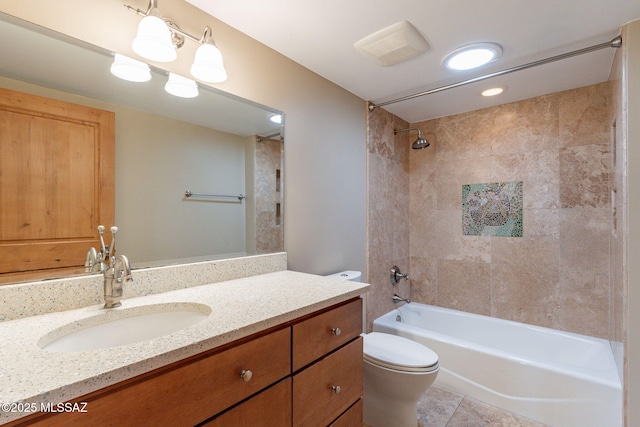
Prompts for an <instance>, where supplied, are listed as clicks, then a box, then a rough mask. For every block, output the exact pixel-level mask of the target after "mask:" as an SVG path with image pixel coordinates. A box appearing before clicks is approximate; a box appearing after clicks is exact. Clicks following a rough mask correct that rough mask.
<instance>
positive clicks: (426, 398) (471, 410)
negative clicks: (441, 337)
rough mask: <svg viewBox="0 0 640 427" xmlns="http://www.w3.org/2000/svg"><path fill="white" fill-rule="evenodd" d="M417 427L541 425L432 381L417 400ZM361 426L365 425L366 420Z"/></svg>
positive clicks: (533, 426) (520, 426)
mask: <svg viewBox="0 0 640 427" xmlns="http://www.w3.org/2000/svg"><path fill="white" fill-rule="evenodd" d="M418 426H419V427H544V426H545V425H544V424H541V423H538V422H536V421H532V420H530V419H528V418H524V417H522V416H520V415H516V414H512V413H511V412H507V411H505V410H503V409H500V408H496V407H495V406H491V405H488V404H486V403H483V402H481V401H479V400H476V399H472V398H470V397H467V396H464V395H462V394H460V393H456V392H453V391H450V390H447V389H446V388H443V387H439V386H438V385H435V384H434V385H432V386H431V387H430V388H429V390H427V392H426V393H425V394H424V395H423V396H422V397H421V398H420V400H419V401H418ZM364 427H368V426H367V425H366V424H365V425H364Z"/></svg>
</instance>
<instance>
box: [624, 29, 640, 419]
mask: <svg viewBox="0 0 640 427" xmlns="http://www.w3.org/2000/svg"><path fill="white" fill-rule="evenodd" d="M625 30H626V31H625V36H626V37H625V40H624V44H623V46H624V49H625V50H624V54H625V55H626V61H623V64H624V65H623V104H622V108H623V114H624V111H625V110H626V115H627V117H626V123H627V139H626V143H627V162H628V163H627V165H626V171H625V172H626V174H627V209H626V211H625V214H626V220H627V221H626V225H627V233H628V242H627V243H628V248H627V250H628V253H627V254H626V256H627V260H626V261H627V266H628V268H627V272H628V277H627V280H628V282H627V283H626V287H625V284H623V292H624V293H625V297H626V298H625V299H624V306H625V315H624V322H625V326H626V328H627V329H626V334H625V338H626V342H625V356H626V369H625V371H626V372H625V387H626V389H627V395H626V403H627V404H626V409H627V413H626V416H627V424H626V425H628V426H636V425H640V405H638V402H640V310H639V309H638V301H640V263H638V260H639V259H640V186H639V185H640V167H639V165H640V21H635V22H632V23H631V24H629V25H627V26H626V29H625ZM624 90H626V97H625V93H624Z"/></svg>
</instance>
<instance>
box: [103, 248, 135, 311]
mask: <svg viewBox="0 0 640 427" xmlns="http://www.w3.org/2000/svg"><path fill="white" fill-rule="evenodd" d="M131 281H133V277H131V265H130V264H129V259H128V258H127V257H126V256H124V255H118V256H115V257H111V267H110V268H108V269H107V270H105V271H104V308H114V307H118V306H120V305H122V303H121V302H120V298H122V285H123V283H124V282H131Z"/></svg>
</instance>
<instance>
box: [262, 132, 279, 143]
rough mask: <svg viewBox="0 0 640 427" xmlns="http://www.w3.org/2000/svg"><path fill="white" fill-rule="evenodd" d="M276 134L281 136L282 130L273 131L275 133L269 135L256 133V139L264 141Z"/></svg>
mask: <svg viewBox="0 0 640 427" xmlns="http://www.w3.org/2000/svg"><path fill="white" fill-rule="evenodd" d="M274 136H280V132H276V133H273V134H271V135H267V136H260V135H256V140H257V141H258V142H262V141H264V140H265V139H272V138H273V137H274Z"/></svg>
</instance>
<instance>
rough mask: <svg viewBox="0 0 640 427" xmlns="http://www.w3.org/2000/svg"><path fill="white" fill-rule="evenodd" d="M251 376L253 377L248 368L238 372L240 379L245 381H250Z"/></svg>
mask: <svg viewBox="0 0 640 427" xmlns="http://www.w3.org/2000/svg"><path fill="white" fill-rule="evenodd" d="M251 377H253V372H251V371H250V370H248V369H243V370H242V372H240V378H242V381H244V382H245V383H248V382H249V381H251Z"/></svg>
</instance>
